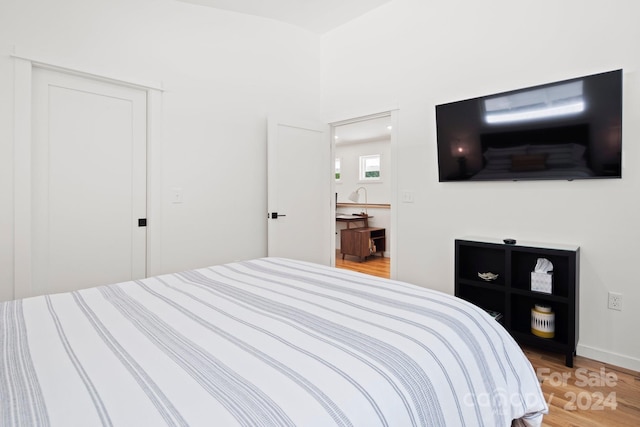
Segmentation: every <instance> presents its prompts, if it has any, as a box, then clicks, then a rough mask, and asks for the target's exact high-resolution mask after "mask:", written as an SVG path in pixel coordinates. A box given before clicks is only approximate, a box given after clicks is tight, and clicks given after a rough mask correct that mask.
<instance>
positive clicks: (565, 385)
mask: <svg viewBox="0 0 640 427" xmlns="http://www.w3.org/2000/svg"><path fill="white" fill-rule="evenodd" d="M389 265H390V262H389V258H381V257H379V256H374V257H369V258H367V259H366V261H360V259H359V258H357V257H350V256H346V259H345V260H344V261H343V260H342V255H341V254H340V253H339V252H338V253H336V267H338V268H345V269H348V270H353V271H358V272H360V273H365V274H371V275H374V276H378V277H386V278H388V277H389ZM523 350H524V352H525V354H526V355H527V357H528V358H529V361H530V362H531V364H532V365H533V367H534V369H535V370H536V373H537V374H538V378H539V379H540V382H541V384H542V392H543V394H544V396H545V399H546V400H547V404H548V405H549V414H547V415H545V417H544V420H543V423H542V425H543V426H544V427H611V426H615V427H627V426H628V427H632V426H633V427H637V426H640V372H638V371H631V370H628V369H624V368H620V367H617V366H613V365H609V364H606V363H602V362H598V361H595V360H591V359H587V358H586V357H581V356H576V357H575V359H574V366H573V368H567V367H566V366H565V365H564V355H560V354H554V353H546V352H542V351H539V350H537V349H532V348H524V349H523Z"/></svg>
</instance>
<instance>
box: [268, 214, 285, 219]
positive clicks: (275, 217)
mask: <svg viewBox="0 0 640 427" xmlns="http://www.w3.org/2000/svg"><path fill="white" fill-rule="evenodd" d="M279 216H286V215H283V214H279V213H278V212H271V219H278V217H279Z"/></svg>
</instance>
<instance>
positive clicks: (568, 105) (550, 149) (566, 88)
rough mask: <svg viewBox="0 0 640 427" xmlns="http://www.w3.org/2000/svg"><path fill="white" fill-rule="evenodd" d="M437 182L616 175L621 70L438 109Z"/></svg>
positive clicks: (618, 175)
mask: <svg viewBox="0 0 640 427" xmlns="http://www.w3.org/2000/svg"><path fill="white" fill-rule="evenodd" d="M436 126H437V146H438V174H439V180H440V182H446V181H494V180H509V181H514V180H539V179H561V180H574V179H590V178H621V177H622V70H615V71H609V72H605V73H599V74H593V75H589V76H584V77H578V78H574V79H570V80H563V81H559V82H554V83H549V84H543V85H539V86H533V87H528V88H524V89H519V90H513V91H510V92H503V93H497V94H493V95H488V96H483V97H479V98H473V99H467V100H464V101H457V102H451V103H447V104H442V105H437V106H436Z"/></svg>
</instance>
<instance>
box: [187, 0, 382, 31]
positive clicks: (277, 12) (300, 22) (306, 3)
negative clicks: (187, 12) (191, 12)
mask: <svg viewBox="0 0 640 427" xmlns="http://www.w3.org/2000/svg"><path fill="white" fill-rule="evenodd" d="M179 1H183V2H185V3H193V4H199V5H202V6H209V7H213V8H217V9H225V10H230V11H233V12H239V13H245V14H248V15H256V16H262V17H264V18H271V19H275V20H277V21H282V22H286V23H289V24H293V25H296V26H298V27H302V28H306V29H308V30H310V31H312V32H314V33H318V34H324V33H326V32H327V31H330V30H332V29H334V28H336V27H339V26H340V25H342V24H345V23H347V22H349V21H351V20H353V19H355V18H357V17H359V16H361V15H364V14H365V13H367V12H369V11H371V10H373V9H375V8H377V7H379V6H382V5H383V4H385V3H388V2H389V1H391V0H179Z"/></svg>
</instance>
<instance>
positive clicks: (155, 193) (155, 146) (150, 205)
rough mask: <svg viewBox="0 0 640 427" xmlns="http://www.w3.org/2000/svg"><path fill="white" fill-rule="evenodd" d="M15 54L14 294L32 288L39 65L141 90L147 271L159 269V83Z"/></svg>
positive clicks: (24, 294) (24, 293)
mask: <svg viewBox="0 0 640 427" xmlns="http://www.w3.org/2000/svg"><path fill="white" fill-rule="evenodd" d="M11 57H12V58H13V59H14V81H13V83H14V84H13V86H14V100H13V102H14V105H13V107H14V108H13V110H14V118H13V123H14V130H13V131H14V134H13V160H14V161H13V165H14V166H13V167H14V171H13V176H14V179H13V189H14V199H13V211H14V218H13V222H14V233H13V259H14V263H13V298H14V299H16V298H24V297H28V296H30V295H31V293H32V277H31V271H32V260H31V241H32V233H31V227H32V206H31V199H32V183H31V176H32V168H31V156H32V152H31V146H32V136H31V129H32V111H31V105H32V87H33V81H32V80H33V79H32V74H33V68H34V67H37V68H44V69H48V70H53V71H57V72H62V73H65V74H71V75H75V76H80V77H84V78H88V79H91V80H100V81H104V82H108V83H111V84H115V85H119V86H127V87H132V88H136V89H140V90H143V91H145V92H146V99H147V120H146V124H147V196H146V197H147V239H146V251H147V256H146V273H147V276H153V275H156V274H159V273H160V272H161V269H162V262H161V261H162V260H161V250H160V249H161V234H160V224H161V220H160V214H161V211H162V209H161V208H162V206H161V201H162V200H161V188H162V187H161V185H162V184H161V182H162V175H161V171H160V164H161V163H160V160H161V155H162V153H161V144H160V140H161V120H162V92H163V89H162V87H161V85H156V84H147V83H139V82H135V81H133V80H130V79H122V78H114V77H109V76H106V75H103V74H101V73H96V72H91V71H88V70H85V69H80V68H78V67H71V66H65V65H62V64H61V63H60V62H59V61H52V60H50V59H36V58H34V57H32V56H26V55H22V54H21V55H18V54H15V53H14V54H12V55H11Z"/></svg>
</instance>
